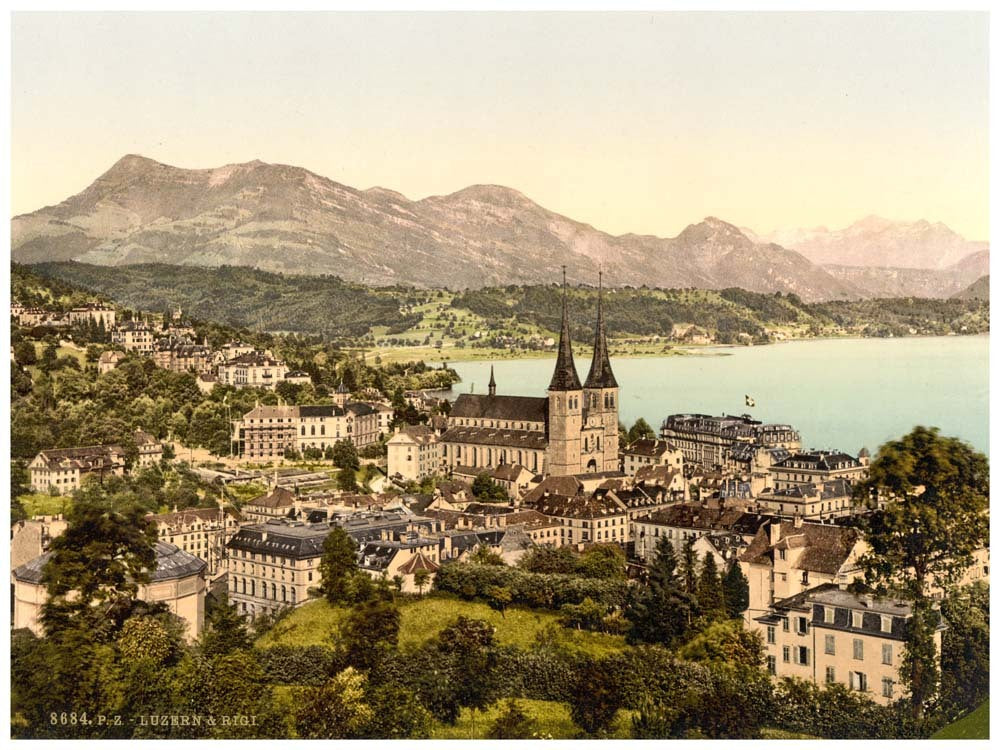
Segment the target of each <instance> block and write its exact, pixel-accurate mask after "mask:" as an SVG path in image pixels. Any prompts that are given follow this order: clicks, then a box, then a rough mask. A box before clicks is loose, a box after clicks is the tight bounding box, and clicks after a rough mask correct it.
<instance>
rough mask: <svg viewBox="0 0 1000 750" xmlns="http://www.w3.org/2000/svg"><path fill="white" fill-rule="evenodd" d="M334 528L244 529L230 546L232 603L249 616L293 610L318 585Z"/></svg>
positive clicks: (265, 525)
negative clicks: (322, 561)
mask: <svg viewBox="0 0 1000 750" xmlns="http://www.w3.org/2000/svg"><path fill="white" fill-rule="evenodd" d="M329 533H330V525H329V524H325V523H321V524H304V523H301V522H285V523H283V522H280V521H270V522H268V523H262V524H253V525H250V526H244V527H242V528H241V529H240V530H239V531H237V532H236V533H235V534H234V535H233V537H232V538H231V539H230V540H229V542H228V544H227V545H226V547H227V549H228V553H229V574H228V578H229V601H230V602H232V603H233V604H234V605H235V606H236V608H237V610H238V611H239V612H240V613H241V614H244V615H247V616H249V617H257V616H258V615H261V614H273V613H275V612H277V611H278V610H280V609H283V608H284V607H289V606H291V607H294V606H295V605H297V604H301V603H302V602H304V601H306V600H308V599H309V597H310V589H314V588H316V587H318V586H319V585H320V573H319V563H320V559H321V558H322V556H323V541H324V540H325V539H326V537H327V536H328V535H329Z"/></svg>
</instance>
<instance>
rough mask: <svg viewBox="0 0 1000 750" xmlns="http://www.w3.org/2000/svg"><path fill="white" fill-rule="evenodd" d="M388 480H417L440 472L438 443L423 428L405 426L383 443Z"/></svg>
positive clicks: (439, 447)
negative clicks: (384, 445) (400, 478)
mask: <svg viewBox="0 0 1000 750" xmlns="http://www.w3.org/2000/svg"><path fill="white" fill-rule="evenodd" d="M386 450H387V471H388V474H389V476H390V477H395V476H399V477H402V478H403V479H405V480H412V481H420V480H421V479H423V478H424V477H429V476H432V475H434V474H437V473H438V472H439V471H440V470H441V444H440V443H439V442H438V438H437V435H436V434H435V433H434V432H433V430H431V429H430V428H429V427H427V425H422V424H419V425H406V426H405V427H403V428H402V429H400V430H399V431H398V432H397V433H396V434H395V435H393V436H392V437H391V438H389V440H388V442H387V443H386Z"/></svg>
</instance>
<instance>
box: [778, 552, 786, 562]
mask: <svg viewBox="0 0 1000 750" xmlns="http://www.w3.org/2000/svg"><path fill="white" fill-rule="evenodd" d="M778 558H779V559H780V560H784V559H785V550H783V549H779V550H778Z"/></svg>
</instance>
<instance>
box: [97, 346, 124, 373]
mask: <svg viewBox="0 0 1000 750" xmlns="http://www.w3.org/2000/svg"><path fill="white" fill-rule="evenodd" d="M126 356H127V355H126V354H125V352H119V351H115V350H114V349H110V350H108V351H106V352H101V356H100V357H98V359H97V374H98V375H103V374H104V373H106V372H111V371H112V370H113V369H115V368H116V367H118V365H120V364H121V363H122V360H124V359H125V357H126Z"/></svg>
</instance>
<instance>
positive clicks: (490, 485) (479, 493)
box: [472, 472, 510, 503]
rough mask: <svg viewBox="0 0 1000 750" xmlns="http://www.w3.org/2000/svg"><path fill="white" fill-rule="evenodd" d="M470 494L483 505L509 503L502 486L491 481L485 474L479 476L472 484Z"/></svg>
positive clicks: (508, 497)
mask: <svg viewBox="0 0 1000 750" xmlns="http://www.w3.org/2000/svg"><path fill="white" fill-rule="evenodd" d="M472 494H473V495H475V496H476V499H477V500H479V501H480V502H484V503H509V502H510V496H509V495H508V494H507V490H505V489H504V488H503V487H502V486H500V485H499V484H497V483H496V482H495V481H493V478H492V477H490V475H489V474H487V473H486V472H482V473H481V474H479V475H478V476H477V477H476V478H475V480H474V481H473V482H472Z"/></svg>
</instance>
